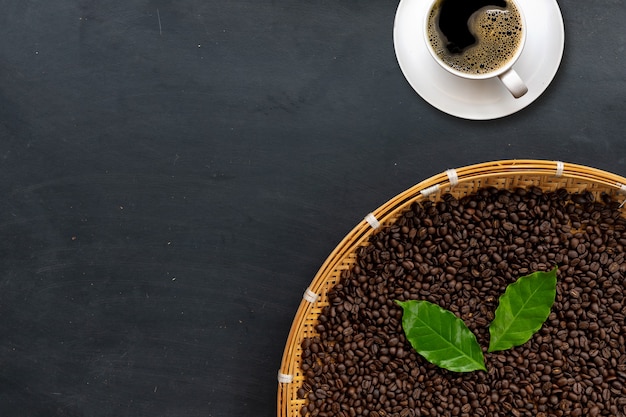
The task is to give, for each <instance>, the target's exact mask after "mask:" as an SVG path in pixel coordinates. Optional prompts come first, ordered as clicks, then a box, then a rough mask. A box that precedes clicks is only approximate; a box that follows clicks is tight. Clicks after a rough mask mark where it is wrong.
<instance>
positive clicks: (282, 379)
mask: <svg viewBox="0 0 626 417" xmlns="http://www.w3.org/2000/svg"><path fill="white" fill-rule="evenodd" d="M278 382H279V383H281V384H291V383H292V382H293V375H287V374H283V373H280V371H279V372H278Z"/></svg>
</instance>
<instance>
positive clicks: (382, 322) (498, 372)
mask: <svg viewBox="0 0 626 417" xmlns="http://www.w3.org/2000/svg"><path fill="white" fill-rule="evenodd" d="M599 200H602V201H594V196H593V195H592V194H591V193H588V192H584V193H577V194H570V193H568V192H567V190H564V189H560V190H557V191H554V192H544V191H542V190H541V189H539V188H529V189H521V188H520V189H516V190H500V189H495V188H485V189H481V190H480V191H478V192H477V193H475V194H473V195H470V196H466V197H463V198H461V199H456V198H454V197H453V196H451V195H445V196H444V198H443V199H442V200H441V201H439V202H430V201H425V202H422V203H420V204H417V203H416V204H413V205H412V206H411V208H410V210H408V211H406V212H405V213H404V214H403V215H402V216H401V217H400V218H399V219H398V221H397V222H396V223H395V224H394V225H392V226H390V227H386V228H384V230H381V231H380V232H378V233H376V234H375V235H373V236H372V238H371V239H370V241H369V242H368V244H367V245H366V246H363V247H361V248H359V249H358V253H357V260H356V264H355V266H354V267H353V268H352V269H351V270H349V271H345V272H344V274H343V275H342V279H341V282H340V283H338V284H336V285H335V286H334V288H333V289H332V290H331V291H330V293H329V294H328V296H329V301H330V305H329V306H327V307H325V308H324V309H323V311H322V313H321V314H320V315H319V322H318V324H317V327H316V330H317V331H318V332H319V336H318V337H313V338H308V339H306V340H304V341H303V343H302V365H301V366H302V372H303V374H304V375H305V379H304V382H303V383H302V387H301V388H300V389H299V391H298V395H299V397H300V398H302V399H305V400H306V401H305V405H304V406H303V407H302V409H301V414H302V415H303V416H311V417H315V416H319V417H330V416H333V417H356V416H369V417H390V416H394V417H397V416H399V417H414V416H438V417H439V416H463V417H474V416H491V417H497V416H501V417H504V416H515V417H518V416H533V417H557V416H573V417H576V416H589V417H595V416H613V417H619V416H622V417H623V416H626V340H625V337H626V336H625V335H626V323H625V321H624V317H625V315H626V300H625V299H624V292H625V291H626V280H625V279H624V276H625V275H624V273H625V272H626V261H625V256H626V255H625V253H624V248H625V247H626V219H624V218H623V217H621V213H620V210H619V204H620V203H619V202H617V201H612V200H611V198H610V197H608V196H607V195H602V196H601V198H600V197H599ZM555 265H556V266H558V274H557V279H558V284H557V296H556V301H555V304H554V305H553V308H552V313H551V314H550V316H549V318H548V320H547V321H546V322H545V323H544V325H543V327H542V328H541V329H540V330H539V331H538V332H537V333H536V334H535V335H534V336H533V337H532V339H531V340H530V341H528V342H527V343H525V344H524V345H522V346H519V347H516V348H512V349H510V350H506V351H501V352H493V353H487V346H488V345H489V330H488V327H489V323H490V322H491V321H492V320H493V318H494V312H495V309H496V307H497V304H498V299H499V297H500V296H501V295H502V294H503V292H504V290H505V288H506V286H507V285H508V284H510V283H512V282H514V281H515V280H517V278H519V277H521V276H523V275H527V274H530V273H532V272H535V271H549V270H550V269H552V268H553V267H554V266H555ZM394 300H402V301H405V300H428V301H430V302H433V303H436V304H438V305H440V306H441V307H443V308H446V309H448V310H450V311H452V312H453V313H455V314H456V315H457V316H458V317H460V318H461V319H463V320H464V322H465V323H466V325H467V326H468V327H469V328H470V329H471V330H472V331H473V332H474V334H476V336H477V340H478V342H479V343H480V345H481V346H482V347H483V351H484V353H485V364H486V367H487V372H483V371H475V372H470V373H454V372H450V371H447V370H444V369H441V368H438V367H437V366H435V365H432V364H430V363H429V362H427V361H426V360H425V359H423V358H422V357H421V356H420V355H419V354H417V353H416V352H415V351H414V350H413V349H412V348H411V346H410V344H409V342H408V341H407V340H406V338H405V336H404V332H403V329H402V325H401V321H402V310H401V308H400V307H399V306H397V305H396V304H395V303H394Z"/></svg>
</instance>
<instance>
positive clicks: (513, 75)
mask: <svg viewBox="0 0 626 417" xmlns="http://www.w3.org/2000/svg"><path fill="white" fill-rule="evenodd" d="M498 77H499V78H500V81H502V84H504V86H505V87H506V88H507V89H508V90H509V91H510V92H511V94H513V97H515V98H520V97H521V96H523V95H524V94H526V93H527V92H528V87H526V84H524V81H522V79H521V78H520V76H519V75H517V72H515V70H514V69H513V68H511V69H509V70H508V71H506V72H504V73H502V74H500V75H499V76H498Z"/></svg>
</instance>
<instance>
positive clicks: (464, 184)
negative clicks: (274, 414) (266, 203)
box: [277, 160, 626, 417]
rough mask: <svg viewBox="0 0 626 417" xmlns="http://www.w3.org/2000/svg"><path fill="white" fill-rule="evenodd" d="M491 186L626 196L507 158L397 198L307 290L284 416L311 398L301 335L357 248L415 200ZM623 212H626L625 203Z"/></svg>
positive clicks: (552, 167) (570, 168) (284, 382)
mask: <svg viewBox="0 0 626 417" xmlns="http://www.w3.org/2000/svg"><path fill="white" fill-rule="evenodd" d="M488 186H493V187H496V188H501V189H511V190H512V189H515V188H518V187H522V188H527V187H530V186H537V187H540V188H542V189H543V190H544V191H554V190H557V189H559V188H565V189H567V190H568V191H569V192H572V193H576V192H583V191H589V192H591V193H592V194H594V196H595V197H596V199H599V197H600V194H601V193H603V192H604V193H607V194H608V195H610V196H612V197H613V198H614V199H616V200H626V178H624V177H621V176H618V175H615V174H611V173H609V172H606V171H601V170H598V169H595V168H590V167H586V166H582V165H575V164H569V163H563V162H558V161H541V160H505V161H496V162H488V163H483V164H477V165H471V166H466V167H463V168H459V169H450V170H447V171H445V172H443V173H441V174H438V175H435V176H433V177H431V178H429V179H427V180H425V181H422V182H420V183H419V184H417V185H415V186H413V187H412V188H410V189H408V190H406V191H405V192H403V193H401V194H399V195H397V196H396V197H394V198H392V199H391V200H389V201H388V202H387V203H385V204H383V205H382V206H381V207H379V208H378V209H376V210H375V211H374V212H372V213H370V214H368V215H367V216H366V217H365V219H364V220H363V221H361V222H360V223H359V224H358V225H357V226H356V227H355V228H354V229H353V230H352V231H351V232H350V233H348V235H347V236H346V237H345V238H344V239H343V240H342V241H341V242H340V243H339V245H338V246H337V247H336V248H335V250H333V252H332V253H331V254H330V256H329V257H328V258H327V259H326V261H325V262H324V263H323V264H322V266H321V268H320V269H319V271H318V273H317V274H316V275H315V277H314V279H313V281H312V282H311V285H310V286H309V288H307V290H306V291H305V293H304V296H303V300H302V302H301V303H300V306H299V308H298V311H297V313H296V316H295V318H294V321H293V324H292V326H291V330H290V332H289V337H288V339H287V344H286V346H285V351H284V353H283V358H282V363H281V366H280V370H279V372H278V398H277V401H278V403H277V408H278V416H279V417H296V416H300V409H301V408H302V406H303V405H304V404H305V403H306V400H303V399H299V398H298V396H297V391H298V389H299V388H300V387H301V385H302V382H303V380H304V375H303V374H302V371H301V369H300V365H301V353H302V349H301V343H302V340H303V339H305V338H309V337H314V336H317V335H318V334H317V332H316V330H315V326H316V325H317V318H318V316H319V314H320V313H321V311H322V309H323V308H324V307H325V306H327V305H328V304H329V302H328V299H327V296H326V295H327V293H328V292H329V290H330V289H331V288H332V287H333V286H334V285H335V284H336V283H337V282H339V280H340V277H341V273H342V271H344V270H346V269H350V268H351V267H352V266H353V265H354V264H355V262H356V252H357V249H358V248H359V247H360V246H364V245H367V243H368V241H369V238H370V237H371V236H372V235H373V234H375V233H377V231H378V230H379V229H381V228H384V227H385V226H388V225H390V224H393V223H395V222H396V220H397V219H398V218H399V217H400V215H401V214H402V213H403V212H405V211H406V210H408V209H409V207H410V205H411V204H412V203H414V202H420V201H423V200H425V199H430V200H433V201H438V200H439V199H440V198H441V196H442V195H443V194H444V193H450V194H452V195H454V196H455V197H456V198H461V197H463V196H466V195H468V194H471V193H474V192H476V191H477V190H478V189H480V188H483V187H488ZM622 213H625V214H626V205H624V208H623V209H622Z"/></svg>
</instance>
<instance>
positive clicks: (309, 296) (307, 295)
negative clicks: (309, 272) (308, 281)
mask: <svg viewBox="0 0 626 417" xmlns="http://www.w3.org/2000/svg"><path fill="white" fill-rule="evenodd" d="M302 298H304V299H305V300H306V301H308V302H309V303H314V302H316V301H317V299H318V298H319V295H317V294H316V293H315V292H313V291H311V289H310V288H307V289H306V291H305V292H304V295H303V296H302Z"/></svg>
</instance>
